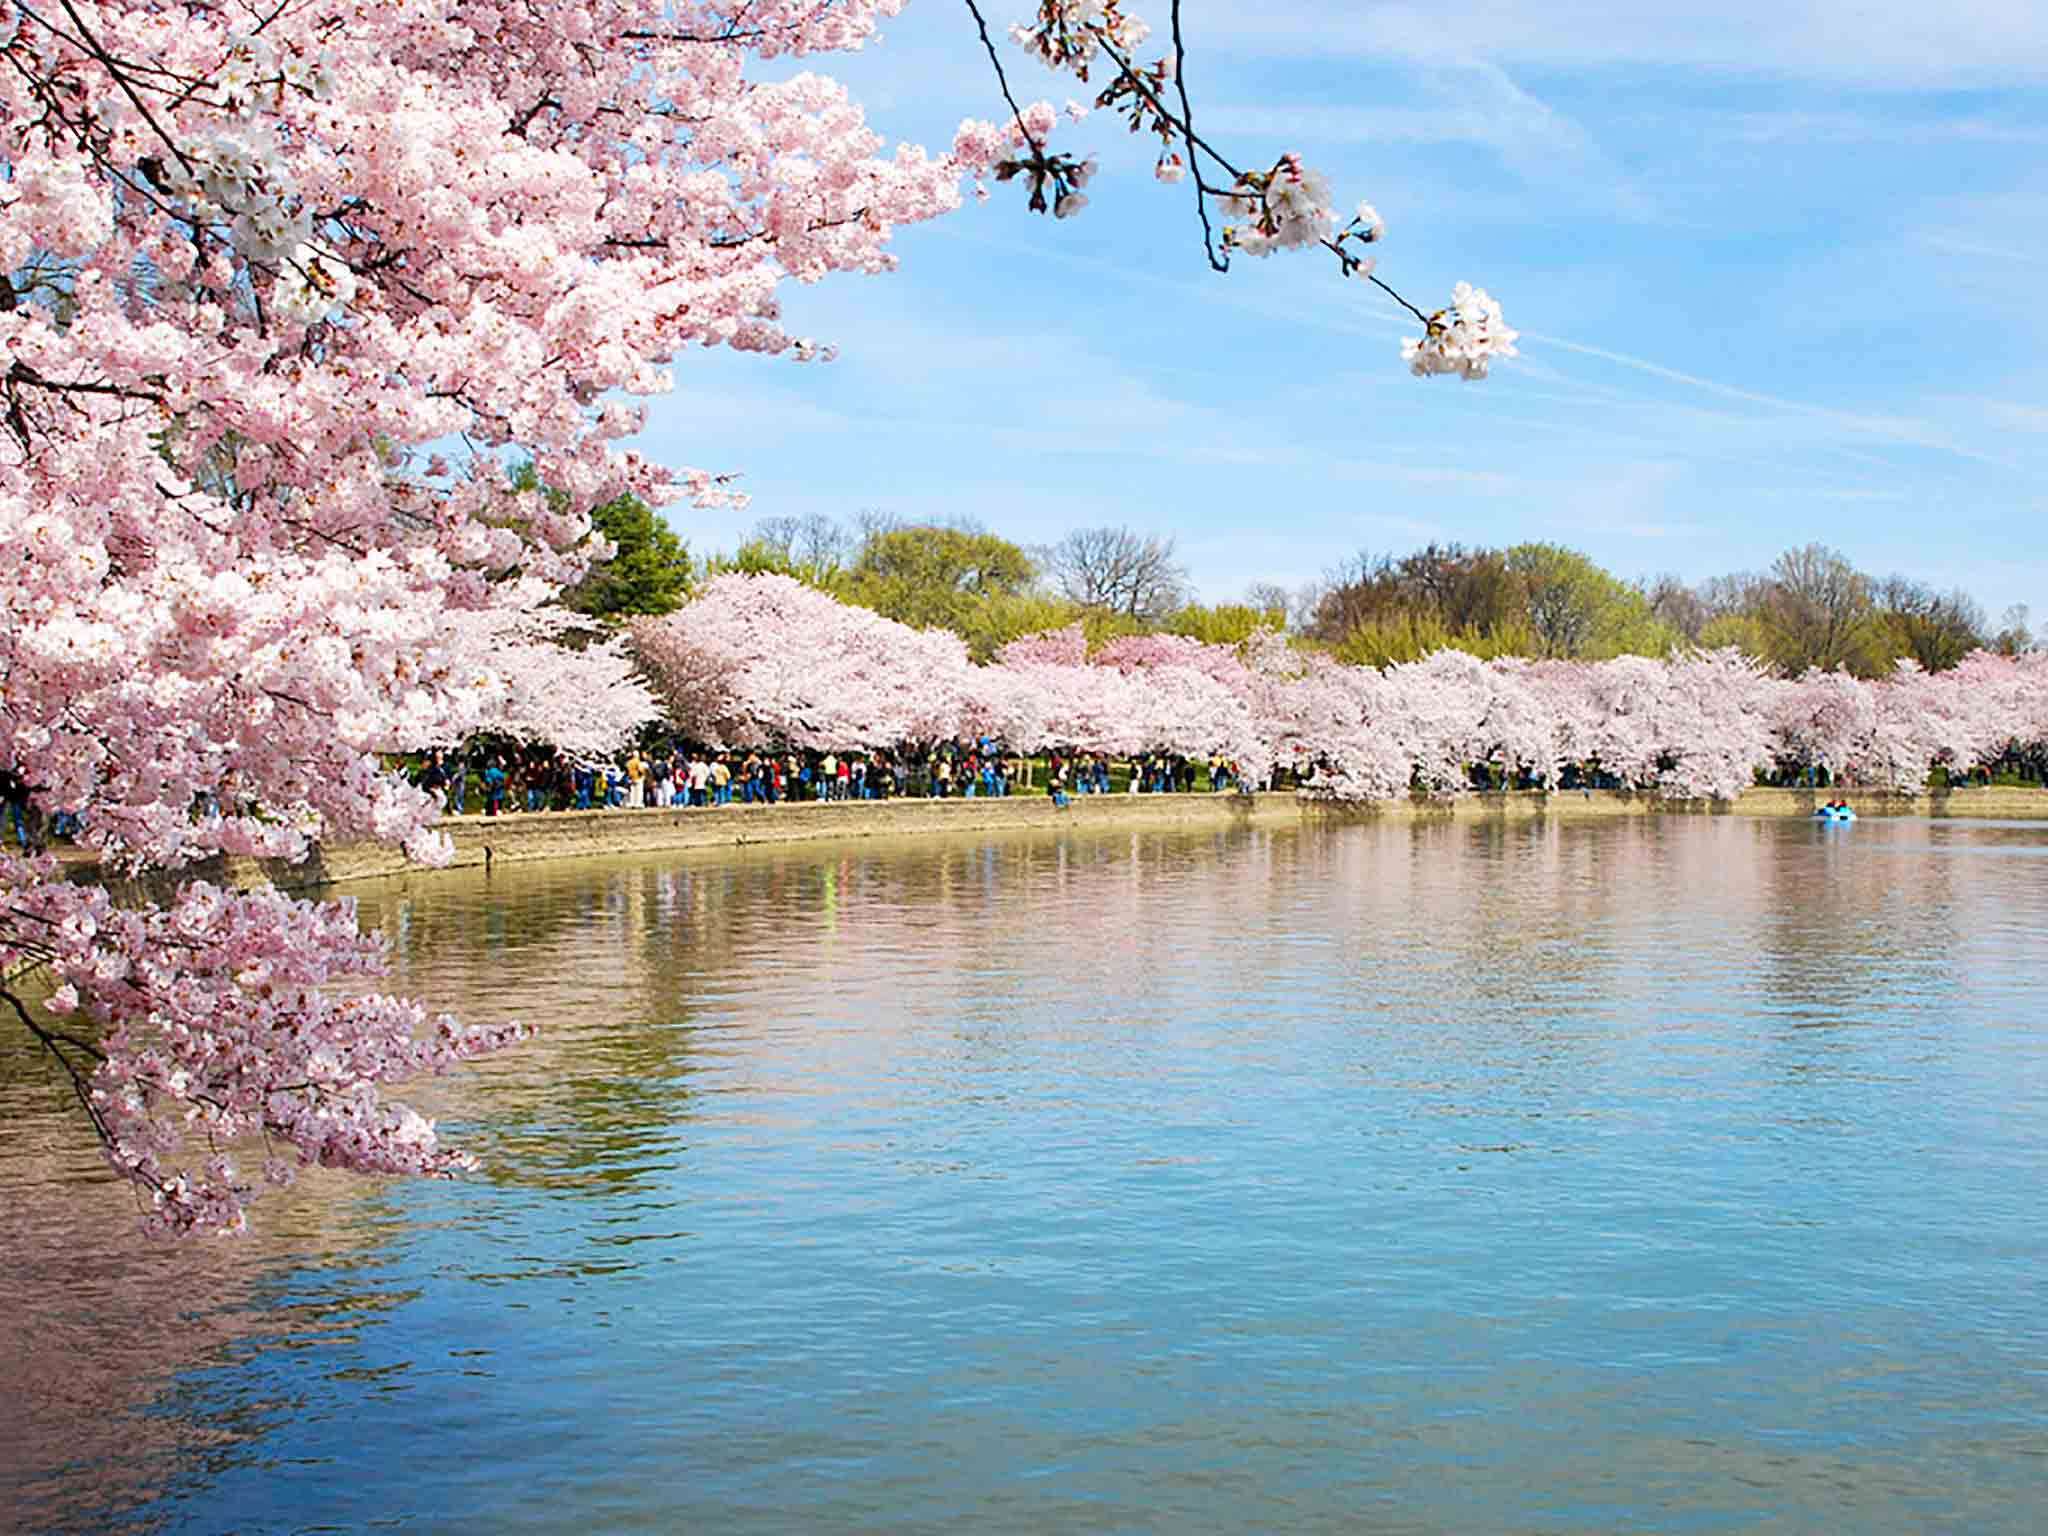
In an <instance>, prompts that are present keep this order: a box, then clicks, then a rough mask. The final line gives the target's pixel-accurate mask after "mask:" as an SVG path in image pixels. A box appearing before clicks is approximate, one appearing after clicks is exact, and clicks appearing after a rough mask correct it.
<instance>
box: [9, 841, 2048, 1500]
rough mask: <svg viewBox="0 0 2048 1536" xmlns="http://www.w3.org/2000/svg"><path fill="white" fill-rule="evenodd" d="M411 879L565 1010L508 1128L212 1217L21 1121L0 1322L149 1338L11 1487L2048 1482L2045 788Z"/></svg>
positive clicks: (504, 978)
mask: <svg viewBox="0 0 2048 1536" xmlns="http://www.w3.org/2000/svg"><path fill="white" fill-rule="evenodd" d="M364 915H365V918H366V919H367V920H372V921H378V922H381V923H383V924H384V925H386V926H387V927H388V928H390V929H391V930H392V931H393V932H394V933H396V934H397V935H398V941H399V944H400V956H401V963H400V973H401V974H400V980H401V982H402V984H403V985H404V986H405V987H407V988H408V989H412V990H416V991H418V992H420V993H422V994H424V995H427V996H430V997H433V998H435V999H436V1000H444V1001H451V1002H454V1003H457V1004H459V1005H460V1006H461V1008H462V1009H463V1010H464V1011H466V1012H468V1013H471V1014H474V1015H477V1016H501V1015H506V1014H513V1015H518V1016H521V1017H524V1018H527V1019H528V1020H529V1021H532V1022H536V1023H539V1024H540V1025H541V1026H542V1027H543V1031H544V1032H543V1034H542V1036H541V1038H540V1039H539V1040H538V1041H537V1042H535V1043H534V1044H533V1045H532V1046H530V1047H527V1048H525V1049H523V1050H521V1051H520V1052H518V1053H516V1054H514V1055H511V1056H507V1057H504V1058H500V1059H499V1060H497V1061H494V1062H492V1063H490V1064H489V1065H487V1066H486V1067H484V1068H482V1069H480V1070H479V1071H478V1072H476V1073H475V1074H473V1075H470V1076H467V1077H463V1078H459V1079H453V1080H449V1081H446V1082H443V1083H440V1084H436V1085H433V1086H432V1087H431V1089H430V1090H429V1092H428V1094H427V1095H426V1098H425V1102H426V1103H428V1104H429V1105H430V1106H431V1107H432V1108H433V1109H434V1110H435V1111H437V1112H438V1113H439V1114H441V1115H442V1117H443V1128H444V1130H446V1131H449V1132H450V1133H452V1134H455V1135H457V1136H458V1137H460V1138H461V1139H464V1140H466V1141H467V1142H469V1143H470V1144H472V1145H474V1146H476V1147H477V1148H478V1149H479V1150H481V1151H482V1152H484V1154H485V1155H486V1156H487V1157H488V1159H489V1162H490V1171H489V1173H488V1175H486V1176H484V1177H482V1178H480V1179H476V1180H471V1181H467V1182H465V1183H462V1184H459V1185H427V1184H391V1185H376V1184H367V1183H363V1182H360V1181H355V1182H351V1181H347V1180H342V1179H338V1178H334V1179H323V1180H320V1181H316V1182H315V1183H314V1184H313V1185H312V1186H311V1187H309V1188H302V1189H301V1190H300V1191H296V1192H294V1194H293V1195H292V1196H290V1197H286V1198H285V1199H284V1200H282V1201H281V1202H279V1203H278V1204H277V1205H276V1206H275V1207H273V1208H270V1209H265V1208H263V1207H259V1210H258V1221H259V1225H262V1226H263V1227H264V1230H263V1231H262V1232H260V1233H259V1235H258V1236H257V1237H256V1238H255V1239H254V1240H252V1241H251V1242H249V1243H247V1244H244V1245H241V1246H240V1247H239V1248H233V1249H229V1250H222V1249H220V1248H218V1247H215V1248H214V1249H211V1250H209V1251H208V1252H207V1253H206V1254H205V1255H204V1256H203V1257H202V1258H201V1259H200V1260H199V1261H198V1262H197V1263H187V1262H185V1261H184V1260H183V1259H181V1258H180V1257H179V1256H177V1255H171V1256H166V1255H162V1254H158V1253H155V1252H152V1251H150V1250H148V1249H146V1248H143V1247H141V1246H140V1245H136V1244H130V1243H128V1241H127V1240H126V1238H125V1235H121V1234H118V1233H117V1234H116V1236H117V1237H118V1239H119V1240H117V1241H109V1240H108V1239H107V1238H106V1226H107V1223H108V1222H109V1221H111V1222H112V1223H113V1224H114V1225H115V1226H117V1227H118V1226H120V1225H121V1224H122V1223H123V1222H124V1221H125V1216H124V1215H122V1214H121V1211H120V1206H119V1202H118V1200H114V1201H113V1202H112V1203H111V1204H108V1203H107V1200H106V1199H104V1198H102V1197H103V1196H104V1195H105V1191H104V1189H103V1186H101V1185H100V1184H99V1183H98V1182H97V1181H96V1179H95V1178H94V1176H92V1175H91V1174H90V1172H89V1166H88V1165H89V1161H90V1160H89V1157H86V1158H84V1159H83V1160H82V1161H80V1160H76V1159H74V1160H69V1161H67V1160H65V1159H64V1158H63V1157H60V1155H59V1154H57V1153H54V1152H48V1151H46V1152H45V1153H44V1154H43V1155H42V1157H41V1159H40V1160H39V1161H38V1160H30V1159H26V1158H24V1157H23V1156H20V1155H10V1157H9V1158H7V1159H6V1160H5V1161H0V1190H4V1191H5V1195H6V1201H7V1202H11V1203H12V1204H13V1205H14V1206H15V1208H16V1211H17V1215H16V1216H15V1217H14V1218H13V1221H12V1226H11V1227H10V1229H9V1230H7V1231H6V1232H4V1233H0V1236H5V1237H7V1238H8V1240H9V1241H10V1242H11V1243H13V1244H26V1245H27V1248H28V1251H30V1252H31V1253H34V1252H36V1251H37V1250H36V1245H37V1244H42V1245H44V1246H45V1247H46V1248H48V1249H49V1250H50V1254H53V1255H56V1256H55V1257H50V1256H48V1255H45V1256H44V1258H43V1259H42V1260H41V1261H40V1262H41V1264H42V1265H43V1267H44V1268H47V1269H49V1270H50V1271H51V1272H53V1273H55V1274H59V1275H61V1277H62V1279H63V1283H62V1285H61V1286H56V1287H48V1286H44V1285H41V1284H35V1285H26V1286H22V1287H19V1289H21V1290H22V1291H24V1292H25V1293H27V1294H26V1297H25V1299H26V1303H27V1304H26V1307H25V1309H17V1310H20V1311H24V1312H25V1315H26V1317H27V1319H28V1321H26V1322H24V1321H21V1320H20V1319H17V1320H16V1322H14V1323H13V1324H10V1325H8V1326H9V1327H10V1328H15V1329H19V1330H21V1334H20V1337H23V1338H28V1337H31V1335H30V1333H29V1330H30V1329H31V1328H32V1329H33V1335H32V1337H33V1339H34V1340H35V1341H36V1342H35V1343H34V1345H33V1347H34V1348H37V1349H43V1350H49V1349H53V1348H54V1349H57V1350H59V1351H60V1355H59V1358H60V1360H61V1359H65V1358H68V1359H72V1360H75V1361H80V1362H83V1363H82V1365H81V1367H80V1368H82V1369H87V1370H92V1369H97V1370H99V1372H100V1373H101V1374H100V1377H99V1378H96V1379H98V1380H101V1381H103V1383H104V1385H101V1386H99V1387H97V1388H96V1389H95V1391H94V1393H93V1394H92V1397H91V1401H92V1403H93V1404H95V1405H96V1406H95V1407H94V1408H93V1409H92V1411H91V1413H90V1416H89V1417H90V1423H88V1415H87V1412H86V1410H85V1408H84V1407H83V1406H81V1407H80V1408H79V1409H78V1410H77V1412H76V1414H75V1418H76V1422H73V1423H70V1425H69V1430H68V1433H65V1432H64V1431H65V1430H66V1419H65V1413H66V1411H67V1410H66V1409H65V1407H64V1405H63V1403H62V1402H61V1401H58V1402H57V1404H56V1408H55V1409H54V1410H53V1411H52V1412H45V1413H43V1414H42V1415H41V1419H42V1420H47V1421H48V1424H47V1426H46V1427H48V1428H49V1429H50V1430H51V1433H50V1434H49V1435H47V1436H44V1437H42V1438H39V1439H38V1441H37V1442H36V1443H35V1444H33V1445H28V1446H24V1447H22V1448H20V1451H19V1454H18V1455H17V1457H16V1458H15V1460H16V1462H17V1469H16V1471H15V1479H14V1482H13V1485H12V1487H11V1488H10V1486H9V1484H8V1483H7V1482H5V1481H0V1494H6V1493H10V1492H12V1493H14V1494H15V1495H16V1497H17V1499H18V1502H17V1503H16V1505H15V1507H16V1508H17V1509H18V1510H22V1511H25V1515H24V1516H23V1518H24V1522H25V1524H26V1525H28V1526H29V1527H36V1526H50V1527H53V1528H64V1529H77V1528H94V1527H109V1528H118V1529H153V1530H164V1531H175V1532H187V1531H189V1532H214V1531H225V1530H243V1531H286V1530H292V1531H298V1530H305V1531H316V1530H317V1531H330V1530H331V1531H358V1530H368V1529H372V1528H379V1529H383V1528H397V1529H406V1530H466V1531H467V1530H474V1531H505V1532H557V1531H578V1532H587V1531H607V1532H609V1531H684V1530H707V1531H720V1532H754V1531H875V1532H883V1531H886V1532H923V1531H934V1532H936V1531H941V1530H945V1531H958V1530H973V1531H1003V1532H1008V1531H1016V1532H1042V1531H1068V1530H1079V1531H1155V1530H1156V1531H1176V1532H1180V1531H1196V1532H1208V1531H1244V1530H1282V1529H1284V1530H1306V1531H1325V1530H1327V1531H1370V1532H1397V1531H1398V1532H1408V1531H1413V1532H1471V1531H1541V1532H1552V1531H1555V1532H1566V1531H1588V1530H1600V1531H1607V1530H1634V1531H1674V1532H1719V1531H1755V1530H1772V1531H1844V1530H1854V1531H1901V1532H1904V1531H1928V1530H1948V1531H1971V1532H1977V1531H2014V1532H2018V1531H2034V1530H2037V1529H2039V1528H2040V1527H2041V1526H2042V1524H2043V1523H2044V1521H2048V1224H2044V1223H2043V1221H2042V1219H2041V1211H2042V1208H2043V1201H2042V1196H2043V1192H2044V1191H2043V1183H2044V1178H2043V1172H2044V1167H2048V1032H2044V1021H2043V1009H2042V1002H2043V998H2044V993H2048V987H2044V979H2043V970H2042V964H2041V956H2042V955H2043V953H2044V948H2043V941H2044V939H2048V826H2043V827H2033V826H2007V825H1994V824H1982V823H1979V824H1971V823H1966V822H1925V821H1885V820H1875V819H1873V820H1865V821H1863V822H1860V823H1858V824H1857V825H1856V826H1855V827H1853V828H1822V827H1817V826H1815V825H1813V824H1811V823H1809V822H1804V821H1799V822H1771V821H1744V820H1738V819H1733V818H1717V819H1705V818H1699V819H1693V818H1669V819H1662V820H1632V821H1617V822H1613V823H1579V824H1569V825H1554V824H1553V825H1542V824H1538V825H1531V826H1514V827H1509V826H1505V825H1501V824H1474V823H1437V824H1424V825H1412V824H1408V823H1386V824H1372V825H1362V826H1350V827H1339V828H1333V829H1326V830H1317V829H1307V830H1303V831H1301V832H1294V831H1284V832H1258V831H1244V830H1241V831H1236V832H1232V833H1227V834H1217V835H1185V834H1175V835H1160V836H1136V837H1132V836H1128V835H1126V836H1117V837H1108V838H1101V839H1090V838H1086V837H1074V838H1066V839H1049V838H1035V839H1033V838H1019V839H1016V840H1010V841H996V842H992V843H988V844H973V843H946V844H939V845H918V846H907V845H883V844H842V845H835V846H833V847H831V848H829V849H815V848H814V849H790V850H782V851H779V852H769V853H756V854H752V855H745V856H729V857H726V858H724V859H714V858H701V857H700V858H691V859H688V860H684V859H679V858H670V859H667V860H655V861H634V862H618V863H609V864H598V863H592V864H577V865H556V866H534V867H529V868H526V869H519V868H516V867H515V868H513V869H511V870H509V871H506V870H501V871H499V872H498V873H497V874H495V875H494V876H492V877H491V878H490V879H488V880H486V879H484V878H482V877H474V878H472V877H468V876H457V875H451V876H447V877H440V878H438V879H434V880H426V881H420V882H416V883H414V884H413V885H412V886H411V887H409V888H407V889H403V890H393V891H389V892H386V893H383V894H381V895H379V896H378V897H377V898H376V900H375V901H369V900H366V902H365V907H364ZM21 1075H22V1074H20V1073H18V1072H15V1071H13V1070H10V1072H9V1074H8V1082H7V1085H6V1087H5V1089H4V1094H0V1108H4V1109H8V1110H11V1111H15V1112H17V1113H21V1112H27V1111H30V1110H35V1109H38V1108H46V1109H47V1110H48V1113H49V1115H50V1117H51V1124H52V1125H53V1126H55V1125H57V1124H58V1122H57V1121H56V1119H55V1116H56V1108H55V1100H54V1095H51V1094H47V1093H44V1094H42V1095H41V1096H38V1093H37V1092H32V1091H31V1086H32V1085H30V1084H27V1083H24V1082H18V1081H16V1079H17V1078H18V1077H20V1076H21ZM54 1138H55V1132H54V1131H53V1132H52V1137H51V1138H50V1139H49V1140H48V1142H47V1145H60V1144H61V1145H68V1143H59V1142H57V1141H56V1140H55V1139H54ZM36 1144H37V1145H38V1146H45V1145H46V1142H44V1141H38V1142H37V1143H36ZM12 1145H13V1144H12V1143H10V1148H12ZM110 1211H111V1212H112V1213H113V1214H112V1215H111V1216H110V1215H109V1212H110ZM24 1212H25V1213H26V1214H21V1213H24ZM88 1220H90V1221H91V1222H93V1223H96V1225H95V1226H94V1227H93V1228H92V1229H90V1230H87V1229H86V1228H85V1225H84V1224H85V1223H86V1222H87V1221H88ZM80 1251H90V1252H92V1253H93V1254H94V1257H93V1260H92V1263H91V1265H90V1266H86V1269H87V1270H88V1271H89V1272H82V1271H81V1270H80V1264H79V1261H78V1260H77V1259H76V1258H75V1257H72V1258H66V1257H64V1255H66V1254H73V1255H75V1254H76V1253H77V1252H80ZM67 1266H68V1267H67ZM29 1268H31V1269H33V1268H34V1265H33V1264H31V1265H30V1266H29ZM25 1272H26V1271H25ZM37 1272H38V1273H40V1271H37ZM10 1288H11V1289H12V1288H15V1287H10ZM52 1292H54V1294H53V1293H52ZM8 1342H9V1338H8V1336H6V1335H0V1345H4V1344H6V1343H8ZM64 1373H65V1370H64V1368H63V1367H62V1366H61V1365H60V1366H59V1367H58V1368H56V1369H54V1370H52V1371H51V1372H50V1373H49V1377H50V1379H52V1380H54V1379H57V1378H59V1377H61V1376H63V1375H64ZM39 1379H41V1378H39ZM41 1390H42V1392H43V1395H44V1396H45V1397H46V1398H52V1399H61V1398H62V1396H63V1394H62V1392H61V1391H58V1390H57V1389H55V1388H47V1387H46V1388H43V1389H41ZM44 1406H45V1407H46V1408H47V1407H49V1404H47V1403H46V1404H45V1405H44ZM44 1439H47V1440H48V1441H49V1442H50V1444H49V1445H46V1444H44V1443H43V1440H44ZM51 1445H54V1446H56V1447H58V1448H59V1449H58V1451H54V1452H53V1450H52V1449H51ZM53 1456H54V1457H56V1458H57V1460H56V1462H55V1463H54V1464H53ZM6 1471H7V1469H6V1466H5V1463H4V1462H0V1477H4V1476H5V1475H6ZM0 1507H4V1506H0Z"/></svg>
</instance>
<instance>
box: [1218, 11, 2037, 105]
mask: <svg viewBox="0 0 2048 1536" xmlns="http://www.w3.org/2000/svg"><path fill="white" fill-rule="evenodd" d="M1188 14H1189V17H1190V22H1191V25H1195V26H1197V27H1198V28H1199V30H1198V32H1197V35H1198V36H1203V37H1208V38H1215V37H1219V36H1221V37H1227V38H1228V40H1229V42H1230V44H1231V46H1233V47H1237V48H1243V49H1248V50H1252V51H1254V52H1258V53H1263V54H1266V55H1268V56H1276V55H1277V56H1300V55H1303V54H1308V55H1314V56H1320V57H1328V56H1330V55H1332V54H1335V53H1338V52H1341V51H1344V50H1355V51H1357V52H1361V53H1375V54H1392V55H1396V56H1401V57H1407V58H1413V59H1423V60H1428V59H1438V58H1443V57H1447V56H1449V57H1471V56H1481V57H1485V58H1489V59H1494V60H1498V61H1501V62H1503V63H1507V64H1510V65H1517V64H1522V65H1535V66H1540V67H1543V68H1546V69H1560V70H1576V69H1584V68H1587V67H1602V66H1607V67H1614V66H1636V67H1653V68H1669V67H1674V66H1680V67H1689V68H1704V69H1710V70H1716V71H1721V72H1725V73H1730V74H1739V75H1748V76H1757V77H1777V78H1785V79H1797V80H1809V81H1826V82H1842V83H1852V84H1860V85H1875V86H1885V87H1905V88H1913V89H1923V88H1939V87H1951V86H1958V85H1991V84H1999V83H2008V84H2021V83H2031V82H2036V81H2041V80H2048V7H2043V6H2041V5H2040V4H2038V3H2036V0H1946V3H1944V4H1941V5H1928V4H1925V3H1923V0H1791V3H1787V0H1722V3H1720V4H1716V5H1714V6H1711V7H1708V6H1688V5H1684V4H1667V5H1644V4H1641V3H1640V0H1553V3H1550V4H1544V5H1517V4H1512V3H1505V0H1431V3H1430V4H1428V5H1427V6H1422V5H1415V4H1385V5H1372V6H1362V7H1357V8H1345V9H1344V10H1342V11H1339V10H1337V9H1336V8H1334V7H1332V6H1330V5H1328V4H1326V3H1324V0H1313V3H1311V0H1267V3H1265V4H1262V5H1260V6H1257V7H1245V6H1240V5H1238V4H1237V3H1235V0H1193V3H1191V4H1190V5H1189V6H1188Z"/></svg>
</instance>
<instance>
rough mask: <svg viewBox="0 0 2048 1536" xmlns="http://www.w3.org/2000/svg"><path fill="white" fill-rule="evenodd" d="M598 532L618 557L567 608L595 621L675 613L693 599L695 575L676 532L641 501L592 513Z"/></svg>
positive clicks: (576, 590)
mask: <svg viewBox="0 0 2048 1536" xmlns="http://www.w3.org/2000/svg"><path fill="white" fill-rule="evenodd" d="M590 520H591V522H592V523H593V524H595V525H596V528H597V531H598V532H599V533H601V534H603V535H604V536H605V537H606V538H608V539H610V540H611V541H612V543H613V544H615V545H617V546H618V552H617V553H616V554H614V555H613V556H612V558H611V559H609V560H607V561H605V562H604V563H603V564H602V565H598V566H594V567H592V569H591V572H590V574H589V575H588V576H586V577H585V578H584V579H583V580H582V581H580V582H578V583H577V584H576V585H575V586H573V587H571V588H569V589H568V590H567V591H566V592H564V593H563V594H562V602H563V604H564V605H565V606H567V607H569V608H571V609H573V610H575V611H576V612H577V613H583V614H589V615H590V616H591V617H592V618H607V619H608V618H616V617H620V616H623V615H626V614H640V613H670V612H673V611H674V609H675V608H676V606H677V605H678V604H679V603H681V602H682V600H683V599H684V598H685V597H687V596H689V593H690V583H691V579H692V577H693V576H694V574H695V570H694V564H693V562H692V561H691V559H690V551H689V548H688V546H686V545H685V544H684V543H683V541H682V540H681V539H679V538H677V537H676V534H675V530H674V529H672V528H670V527H669V526H668V524H667V523H666V522H665V521H663V520H662V519H661V518H660V517H658V516H656V515H655V512H654V509H653V508H652V507H650V506H648V505H647V503H646V502H644V501H642V500H640V498H639V497H637V496H621V497H619V498H618V500H616V501H608V502H606V503H605V504H604V505H603V506H601V507H599V508H598V509H597V510H596V511H595V512H593V513H591V515H590Z"/></svg>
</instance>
